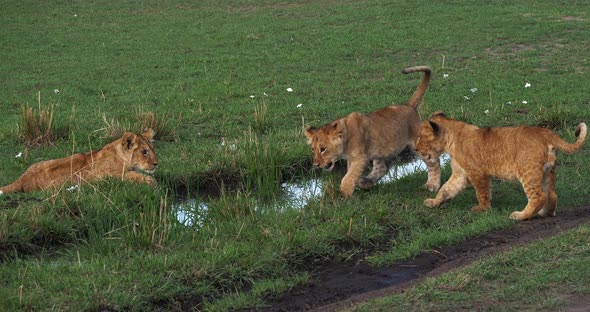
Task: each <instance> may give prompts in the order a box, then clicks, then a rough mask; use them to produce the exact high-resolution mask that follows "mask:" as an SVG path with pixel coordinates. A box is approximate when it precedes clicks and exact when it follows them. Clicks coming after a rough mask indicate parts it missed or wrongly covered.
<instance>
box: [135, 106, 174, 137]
mask: <svg viewBox="0 0 590 312" xmlns="http://www.w3.org/2000/svg"><path fill="white" fill-rule="evenodd" d="M168 120H169V115H168V113H164V114H162V115H156V114H155V113H154V112H145V113H144V112H141V111H137V112H136V113H135V121H136V123H137V124H139V126H140V129H133V130H137V132H138V133H139V132H141V131H143V130H145V129H147V128H152V129H154V131H156V136H155V139H156V140H160V141H168V142H175V141H176V131H175V129H173V128H172V127H171V126H170V124H169V123H168Z"/></svg>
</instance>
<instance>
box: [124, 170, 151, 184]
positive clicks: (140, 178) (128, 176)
mask: <svg viewBox="0 0 590 312" xmlns="http://www.w3.org/2000/svg"><path fill="white" fill-rule="evenodd" d="M123 179H124V180H128V181H135V182H138V183H147V184H150V185H156V184H157V183H156V179H154V177H152V176H151V175H147V174H142V173H139V172H135V171H128V172H126V173H125V175H124V176H123Z"/></svg>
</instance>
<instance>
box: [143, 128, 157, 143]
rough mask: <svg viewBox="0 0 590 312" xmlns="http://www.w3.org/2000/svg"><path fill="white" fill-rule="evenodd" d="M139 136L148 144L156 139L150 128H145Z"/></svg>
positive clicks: (154, 132)
mask: <svg viewBox="0 0 590 312" xmlns="http://www.w3.org/2000/svg"><path fill="white" fill-rule="evenodd" d="M141 136H142V137H143V138H144V139H146V140H148V141H149V142H154V137H156V131H154V129H152V128H147V129H145V130H144V131H143V132H142V133H141Z"/></svg>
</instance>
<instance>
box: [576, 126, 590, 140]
mask: <svg viewBox="0 0 590 312" xmlns="http://www.w3.org/2000/svg"><path fill="white" fill-rule="evenodd" d="M587 131H588V127H587V126H586V123H584V122H581V123H580V124H579V125H578V126H577V127H576V133H575V135H576V137H580V136H582V137H586V132H587Z"/></svg>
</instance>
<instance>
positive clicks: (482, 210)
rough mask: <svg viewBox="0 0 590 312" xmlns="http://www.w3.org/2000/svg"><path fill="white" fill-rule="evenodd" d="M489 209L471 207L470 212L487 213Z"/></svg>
mask: <svg viewBox="0 0 590 312" xmlns="http://www.w3.org/2000/svg"><path fill="white" fill-rule="evenodd" d="M489 208H490V207H481V206H479V205H478V206H473V207H471V210H472V211H477V212H484V211H487V210H488V209H489Z"/></svg>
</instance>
